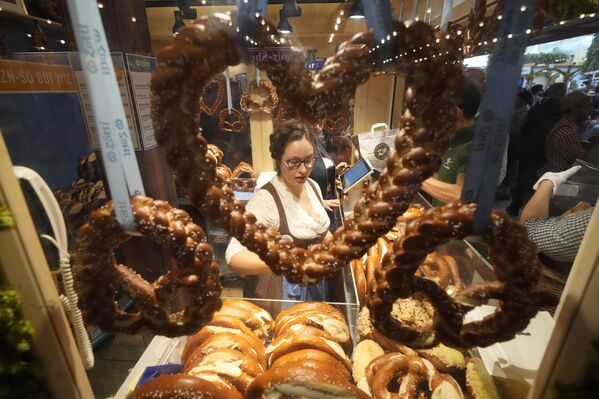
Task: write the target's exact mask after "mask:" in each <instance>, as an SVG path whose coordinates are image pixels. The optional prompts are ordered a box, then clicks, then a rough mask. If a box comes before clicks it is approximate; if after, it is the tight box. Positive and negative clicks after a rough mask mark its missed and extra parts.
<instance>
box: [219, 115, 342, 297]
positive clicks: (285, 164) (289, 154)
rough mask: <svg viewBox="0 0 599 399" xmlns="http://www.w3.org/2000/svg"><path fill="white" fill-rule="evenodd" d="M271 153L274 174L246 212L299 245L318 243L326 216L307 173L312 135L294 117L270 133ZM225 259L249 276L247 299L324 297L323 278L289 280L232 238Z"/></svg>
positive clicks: (312, 160)
mask: <svg viewBox="0 0 599 399" xmlns="http://www.w3.org/2000/svg"><path fill="white" fill-rule="evenodd" d="M270 154H271V156H272V158H273V160H274V161H275V165H276V170H277V176H275V177H274V178H273V179H272V180H271V181H270V182H268V183H267V184H265V185H264V186H263V187H262V188H261V189H259V190H257V191H256V192H255V193H254V195H253V196H252V198H251V199H250V200H249V201H248V203H247V205H246V209H247V211H248V212H251V213H253V214H254V215H255V216H256V221H257V223H263V224H264V225H265V226H266V227H269V228H273V229H276V230H278V231H279V232H280V233H281V235H283V236H289V237H291V239H292V240H293V242H294V244H295V245H297V246H299V247H302V248H307V247H308V246H309V245H312V244H317V243H319V242H321V241H322V240H323V239H324V238H325V236H326V235H327V234H330V233H329V232H328V229H329V225H330V220H329V217H328V215H327V213H326V210H325V208H324V206H323V200H322V198H323V197H322V193H321V192H320V188H319V187H318V185H317V184H316V183H315V182H314V181H313V180H312V179H310V178H309V176H310V173H311V172H312V168H313V167H314V163H315V161H316V159H315V149H314V140H313V137H312V134H311V133H310V132H309V131H308V129H307V128H306V126H305V125H304V124H302V123H300V122H298V121H296V120H290V121H286V122H283V123H281V124H280V125H278V126H276V127H275V130H274V132H273V133H272V134H271V135H270ZM226 258H227V263H228V264H229V268H230V269H231V270H232V271H234V272H238V273H242V274H246V275H248V277H247V278H246V287H245V289H244V297H246V298H248V297H254V298H274V299H279V298H280V299H294V300H304V301H306V300H314V301H326V300H327V290H326V285H325V282H324V281H323V282H321V283H320V284H318V285H315V286H310V287H300V286H298V285H296V284H290V283H288V282H287V280H286V279H284V278H283V277H281V276H277V275H275V274H273V273H272V271H271V270H270V268H269V267H268V266H267V265H266V264H265V263H264V262H263V261H262V260H261V259H260V258H259V257H258V255H256V254H255V253H253V252H251V251H249V250H248V249H247V248H245V247H244V246H242V245H241V244H240V243H239V241H238V240H236V239H235V238H233V239H231V242H230V243H229V246H228V248H227V252H226Z"/></svg>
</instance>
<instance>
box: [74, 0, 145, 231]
mask: <svg viewBox="0 0 599 399" xmlns="http://www.w3.org/2000/svg"><path fill="white" fill-rule="evenodd" d="M67 5H68V9H69V14H70V16H71V21H72V25H73V31H74V33H75V39H76V40H77V47H78V48H79V57H80V60H81V66H82V67H83V68H82V69H83V72H84V74H85V81H86V84H87V89H88V90H89V99H90V104H91V107H92V109H93V113H94V121H95V125H96V131H97V133H98V136H99V138H100V147H101V149H102V159H103V161H104V169H105V172H106V177H107V180H108V186H109V188H110V194H111V197H112V201H113V205H114V212H115V214H116V218H117V220H118V222H119V224H120V225H121V226H122V227H123V228H124V229H126V230H129V231H134V230H135V222H134V220H133V213H132V211H131V202H130V196H132V195H144V188H143V184H142V180H141V174H140V173H139V167H138V165H137V159H136V157H135V151H134V148H133V143H132V141H131V134H130V132H131V130H130V128H129V122H128V120H127V117H126V115H125V110H124V108H123V104H122V98H121V94H120V90H119V85H118V83H117V77H116V74H115V69H114V65H113V60H112V57H111V56H110V52H109V48H108V43H107V41H106V34H105V33H104V26H103V25H102V19H101V18H100V12H99V10H98V4H97V2H96V1H95V0H67Z"/></svg>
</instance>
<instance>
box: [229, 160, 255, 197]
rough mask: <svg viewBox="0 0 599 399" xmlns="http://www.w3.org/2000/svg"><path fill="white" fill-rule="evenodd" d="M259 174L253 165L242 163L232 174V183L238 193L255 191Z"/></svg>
mask: <svg viewBox="0 0 599 399" xmlns="http://www.w3.org/2000/svg"><path fill="white" fill-rule="evenodd" d="M257 178H258V174H257V173H256V171H255V170H254V168H252V165H250V164H249V163H246V162H240V163H239V164H238V165H237V166H236V167H235V169H233V172H231V183H232V185H233V189H235V190H236V191H253V190H254V188H255V187H256V179H257Z"/></svg>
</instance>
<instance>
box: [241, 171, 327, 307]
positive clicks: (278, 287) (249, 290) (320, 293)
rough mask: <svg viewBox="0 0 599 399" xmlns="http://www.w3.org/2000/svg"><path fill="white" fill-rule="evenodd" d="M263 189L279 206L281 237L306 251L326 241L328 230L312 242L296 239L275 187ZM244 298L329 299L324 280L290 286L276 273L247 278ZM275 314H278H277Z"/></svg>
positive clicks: (313, 188) (269, 184) (314, 188)
mask: <svg viewBox="0 0 599 399" xmlns="http://www.w3.org/2000/svg"><path fill="white" fill-rule="evenodd" d="M308 183H309V184H310V187H311V188H312V190H314V193H315V194H316V196H317V197H318V191H317V190H316V187H315V186H314V185H313V183H312V182H311V181H310V180H308ZM262 188H264V189H265V190H266V191H268V192H269V193H270V195H271V196H272V197H273V199H274V200H275V204H276V205H277V210H278V212H279V221H280V222H279V233H280V234H281V235H287V236H289V237H291V238H292V239H293V243H294V244H295V245H296V246H298V247H301V248H304V249H306V248H308V247H309V246H310V245H313V244H318V243H320V242H321V241H322V240H323V239H324V237H325V236H326V234H327V231H328V230H327V231H324V232H323V233H322V234H320V235H319V236H316V237H315V238H313V239H311V240H302V239H299V238H297V237H294V236H293V234H291V231H290V230H289V223H288V221H287V215H286V213H285V208H284V207H283V203H282V202H281V198H280V197H279V194H278V193H277V190H276V188H275V186H273V184H272V183H270V182H269V183H267V184H265V185H264V186H263V187H262ZM243 296H244V297H245V298H264V299H282V300H304V301H326V300H327V299H328V298H327V284H326V281H324V280H323V281H321V282H320V283H319V284H316V285H314V286H309V287H302V286H299V285H297V284H290V283H288V282H287V279H285V278H284V277H283V276H277V275H276V274H274V273H267V274H259V275H255V276H246V279H245V287H244V289H243ZM260 306H262V307H265V306H264V304H260ZM267 310H269V309H267ZM273 310H274V309H273ZM271 313H272V312H271ZM273 314H277V312H275V313H273Z"/></svg>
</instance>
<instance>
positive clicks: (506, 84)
mask: <svg viewBox="0 0 599 399" xmlns="http://www.w3.org/2000/svg"><path fill="white" fill-rule="evenodd" d="M535 7H536V0H521V1H519V2H506V3H505V4H504V13H503V18H502V21H501V25H500V28H499V32H498V35H497V37H498V38H499V40H498V41H497V43H496V45H495V51H494V53H493V55H492V58H491V63H490V66H489V75H488V76H487V83H486V87H485V93H484V95H483V99H482V103H481V106H480V110H479V116H478V119H477V122H476V133H475V135H474V143H473V146H472V152H471V153H470V160H469V163H468V171H467V173H466V181H465V184H464V188H463V191H462V201H464V202H475V203H476V204H477V209H476V215H475V220H474V231H475V233H476V234H482V233H484V231H485V230H486V228H487V226H488V223H489V218H490V215H491V210H492V208H493V204H494V202H495V191H496V189H497V180H498V178H499V171H500V168H501V163H502V160H503V155H504V152H505V151H506V143H507V137H508V134H509V128H510V123H511V120H512V115H513V113H514V104H515V101H516V95H517V94H518V79H519V78H520V73H521V71H522V63H523V60H524V50H525V49H526V45H527V44H528V42H529V39H530V36H529V35H528V34H527V33H526V32H527V29H529V28H530V26H531V24H532V19H533V15H534V11H535Z"/></svg>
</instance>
